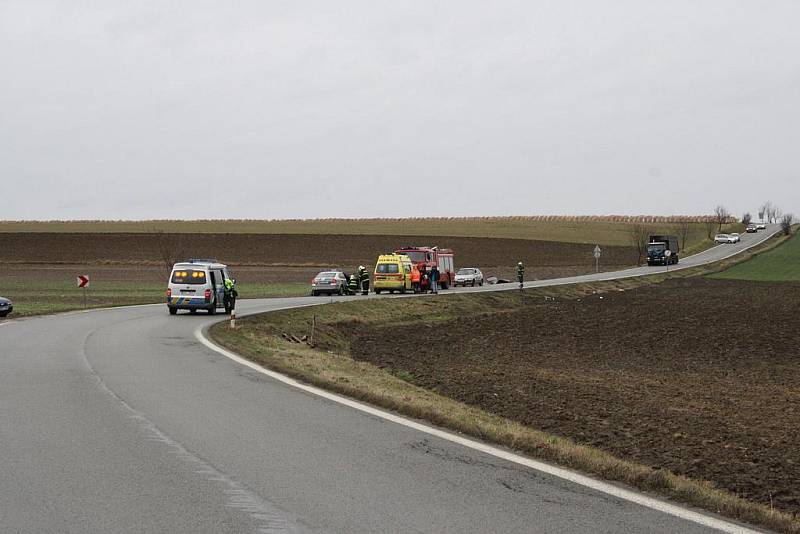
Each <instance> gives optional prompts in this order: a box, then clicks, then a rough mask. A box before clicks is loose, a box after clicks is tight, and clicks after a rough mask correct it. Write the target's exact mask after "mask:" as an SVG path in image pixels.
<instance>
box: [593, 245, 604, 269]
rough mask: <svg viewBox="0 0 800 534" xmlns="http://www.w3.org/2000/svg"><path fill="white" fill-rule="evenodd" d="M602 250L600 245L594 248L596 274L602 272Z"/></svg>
mask: <svg viewBox="0 0 800 534" xmlns="http://www.w3.org/2000/svg"><path fill="white" fill-rule="evenodd" d="M602 252H603V251H602V250H601V249H600V245H595V246H594V252H593V254H594V272H596V273H599V272H600V254H602Z"/></svg>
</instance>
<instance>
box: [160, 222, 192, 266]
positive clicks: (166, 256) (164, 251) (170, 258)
mask: <svg viewBox="0 0 800 534" xmlns="http://www.w3.org/2000/svg"><path fill="white" fill-rule="evenodd" d="M153 233H155V234H156V247H157V249H158V255H159V259H160V260H161V262H162V263H163V264H164V267H166V268H167V269H168V270H169V269H172V266H173V265H174V264H176V263H178V262H179V261H181V260H183V259H184V256H185V255H186V246H185V244H184V242H183V236H181V234H167V233H164V231H163V230H156V231H154V232H153Z"/></svg>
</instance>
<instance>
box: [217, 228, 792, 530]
mask: <svg viewBox="0 0 800 534" xmlns="http://www.w3.org/2000/svg"><path fill="white" fill-rule="evenodd" d="M785 241H786V238H785V237H776V238H773V239H770V240H769V241H768V242H766V243H764V244H762V245H760V246H759V247H756V248H755V249H754V250H752V251H749V252H747V253H744V254H742V255H741V256H737V257H735V258H729V259H728V260H725V261H723V262H719V263H717V264H714V265H710V266H704V267H697V268H693V269H687V270H683V271H676V272H671V273H659V274H656V275H652V276H647V277H640V278H632V279H627V280H618V281H613V282H602V283H592V284H577V285H570V286H560V287H550V288H540V289H535V290H526V291H524V292H522V293H520V292H516V291H513V292H503V293H490V294H477V295H450V296H448V297H447V298H436V299H432V298H422V299H391V300H364V301H351V302H347V303H340V304H334V305H330V306H321V307H314V308H309V309H294V310H286V311H282V312H275V313H270V314H263V315H258V316H253V317H247V318H245V319H243V320H242V321H240V324H241V327H240V328H238V329H236V330H230V329H229V328H227V327H226V326H225V325H224V324H219V325H216V326H215V327H214V328H212V330H211V336H212V338H213V339H214V340H215V341H216V342H217V343H219V344H220V345H222V346H225V347H227V348H229V349H231V350H233V351H235V352H237V353H239V354H241V355H243V356H245V357H248V358H250V359H251V360H253V361H255V362H257V363H259V364H261V365H264V366H265V367H269V368H271V369H274V370H276V371H279V372H282V373H284V374H287V375H289V376H292V377H294V378H297V379H300V380H303V381H305V382H308V383H311V384H314V385H317V386H320V387H323V388H326V389H330V390H332V391H336V392H338V393H341V394H344V395H347V396H350V397H353V398H356V399H359V400H363V401H366V402H369V403H372V404H375V405H378V406H381V407H384V408H387V409H390V410H394V411H397V412H399V413H402V414H405V415H408V416H411V417H415V418H419V419H424V420H427V421H430V422H432V423H434V424H436V425H440V426H442V427H446V428H450V429H452V430H455V431H458V432H463V433H465V434H468V435H471V436H474V437H476V438H479V439H482V440H486V441H490V442H494V443H498V444H501V445H504V446H508V447H510V448H513V449H516V450H519V451H522V452H524V453H526V454H529V455H531V456H533V457H537V458H541V459H544V460H547V461H551V462H554V463H557V464H559V465H563V466H566V467H569V468H573V469H576V470H580V471H583V472H586V473H590V474H592V475H595V476H598V477H601V478H604V479H608V480H613V481H619V482H623V483H625V484H629V485H631V486H633V487H636V488H639V489H641V490H645V491H653V492H657V493H659V494H661V495H664V496H666V497H669V498H672V499H674V500H677V501H680V502H684V503H687V504H690V505H693V506H698V507H701V508H704V509H706V510H709V511H712V512H716V513H721V514H724V515H727V516H729V517H733V518H736V519H739V520H742V521H746V522H749V523H753V524H758V525H763V526H765V527H768V528H772V529H776V530H780V531H785V532H800V522H798V521H797V519H795V518H793V517H792V516H791V515H790V514H786V513H782V512H779V511H777V510H774V509H771V508H770V507H768V506H765V505H762V504H759V503H755V502H752V501H748V500H745V499H742V498H740V497H737V496H736V495H734V494H732V493H730V492H727V491H724V490H720V489H718V488H716V487H714V486H713V485H712V484H711V483H709V482H706V481H702V480H692V479H689V478H686V477H683V476H678V475H675V474H674V473H671V472H669V471H667V470H664V469H652V468H650V467H647V466H645V465H641V464H637V463H634V462H629V461H625V460H622V459H620V458H617V457H614V456H613V455H611V454H609V453H607V452H604V451H602V450H599V449H596V448H593V447H589V446H585V445H580V444H577V443H575V442H573V441H571V440H569V439H566V438H563V437H559V436H555V435H551V434H547V433H544V432H541V431H538V430H536V429H533V428H530V427H526V426H524V425H521V424H519V423H516V422H514V421H511V420H508V419H505V418H502V417H499V416H496V415H493V414H491V413H488V412H486V411H483V410H480V409H479V408H476V407H473V406H469V405H466V404H463V403H460V402H457V401H455V400H453V399H450V398H447V397H444V396H442V395H439V394H437V393H436V392H433V391H430V390H426V389H423V388H421V387H418V386H416V385H415V384H414V383H413V382H414V379H413V377H411V376H404V375H402V374H398V375H393V374H391V373H389V372H387V371H385V370H382V369H380V368H378V367H376V366H373V365H371V364H368V363H365V362H360V361H356V360H354V359H353V358H351V357H350V356H349V342H348V336H347V335H346V332H347V330H348V329H350V328H355V327H357V326H359V325H365V324H382V323H388V322H393V323H395V324H397V323H416V322H418V321H420V320H423V319H424V320H425V321H426V322H435V321H446V320H449V319H452V318H455V317H458V316H461V315H474V314H490V313H507V312H513V311H514V310H517V309H519V308H521V307H524V306H525V305H526V302H528V300H537V301H540V300H541V299H542V298H543V297H544V296H548V297H555V298H577V297H580V296H583V295H586V294H587V293H593V292H602V291H616V290H619V289H625V290H627V289H631V288H635V287H639V286H643V285H647V284H654V283H660V282H662V281H664V280H666V279H668V278H679V277H688V276H698V275H706V274H711V273H714V272H718V271H721V270H724V269H726V268H728V267H730V266H732V265H734V264H736V263H738V262H741V261H744V260H746V259H748V258H749V257H752V256H754V255H757V254H761V253H764V252H765V251H767V250H770V249H773V248H774V247H777V246H778V245H780V244H782V243H784V242H785ZM312 323H313V324H314V325H315V327H314V328H313V339H314V346H313V347H311V346H309V345H308V344H306V343H297V342H293V341H290V340H287V339H286V338H285V337H284V334H286V335H289V336H295V337H296V338H302V337H303V336H308V337H310V336H311V335H312V326H311V325H312Z"/></svg>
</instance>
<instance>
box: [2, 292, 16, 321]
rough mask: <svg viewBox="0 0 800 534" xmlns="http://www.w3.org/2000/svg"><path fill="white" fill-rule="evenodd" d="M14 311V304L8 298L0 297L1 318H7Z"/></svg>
mask: <svg viewBox="0 0 800 534" xmlns="http://www.w3.org/2000/svg"><path fill="white" fill-rule="evenodd" d="M12 311H14V305H13V303H12V302H11V301H10V300H8V299H6V298H3V297H0V317H5V316H6V315H8V314H9V313H11V312H12Z"/></svg>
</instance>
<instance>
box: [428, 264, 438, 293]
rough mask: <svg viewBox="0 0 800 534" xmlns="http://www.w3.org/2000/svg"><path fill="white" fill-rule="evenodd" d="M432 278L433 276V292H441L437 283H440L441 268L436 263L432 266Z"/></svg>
mask: <svg viewBox="0 0 800 534" xmlns="http://www.w3.org/2000/svg"><path fill="white" fill-rule="evenodd" d="M430 278H431V293H434V294H436V293H439V288H438V287H437V284H438V283H439V268H438V267H437V266H436V265H434V266H433V267H431V276H430Z"/></svg>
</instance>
